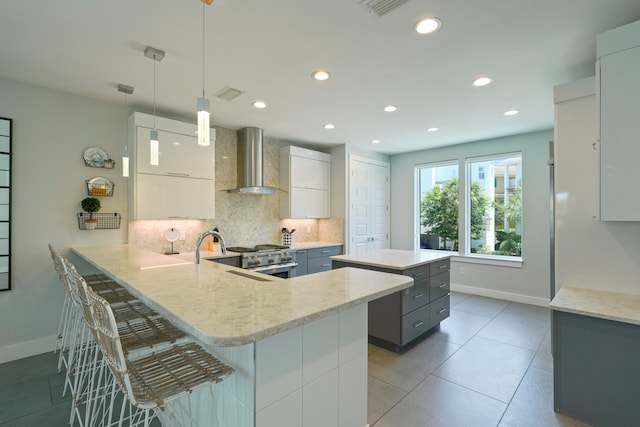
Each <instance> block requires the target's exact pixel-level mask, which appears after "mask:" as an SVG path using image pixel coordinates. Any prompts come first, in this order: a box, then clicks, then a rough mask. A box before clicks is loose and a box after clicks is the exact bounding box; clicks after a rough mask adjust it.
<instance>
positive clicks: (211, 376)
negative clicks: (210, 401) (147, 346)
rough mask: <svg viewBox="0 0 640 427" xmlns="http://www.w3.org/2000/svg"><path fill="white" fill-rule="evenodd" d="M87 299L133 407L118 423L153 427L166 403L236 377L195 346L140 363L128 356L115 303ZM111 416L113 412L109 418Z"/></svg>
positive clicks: (161, 353) (109, 359) (152, 356)
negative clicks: (124, 419) (121, 337)
mask: <svg viewBox="0 0 640 427" xmlns="http://www.w3.org/2000/svg"><path fill="white" fill-rule="evenodd" d="M88 297H89V301H90V304H91V310H92V311H91V312H92V315H93V321H94V322H95V328H96V332H97V337H98V345H99V347H100V349H101V350H102V352H103V355H104V357H105V359H106V361H107V364H108V366H109V369H110V371H111V373H112V374H113V377H114V379H115V383H117V385H118V386H119V387H120V389H121V390H122V391H123V392H124V394H125V395H126V396H127V398H128V401H129V402H130V404H131V405H133V407H132V408H129V409H130V410H131V412H130V413H127V411H125V409H124V405H123V407H122V409H121V413H120V419H119V420H117V421H114V423H116V422H117V423H122V422H123V417H124V418H126V420H127V425H138V424H143V425H145V426H148V425H149V423H150V421H151V420H152V419H153V418H154V417H155V416H156V415H157V411H159V410H160V411H162V410H164V405H165V403H167V402H169V401H171V400H174V399H178V398H181V397H184V396H188V395H189V394H191V392H192V391H193V390H194V389H196V388H200V387H205V386H213V385H214V384H217V383H219V382H221V381H222V380H223V379H224V378H225V377H226V376H228V375H230V374H231V373H232V372H233V369H232V368H230V367H229V366H227V365H225V364H224V363H222V362H221V361H219V360H218V359H216V358H215V357H213V356H212V355H211V354H209V353H208V352H206V351H205V350H204V349H203V348H202V347H200V346H199V345H197V344H195V343H193V342H188V343H183V344H175V345H173V346H171V347H170V348H167V349H164V350H159V351H156V352H153V353H151V354H148V355H145V356H142V357H138V358H131V357H129V358H128V357H126V356H125V351H124V349H123V346H122V341H121V339H120V333H119V329H118V326H117V323H116V320H115V316H114V314H113V311H112V309H111V306H110V304H109V303H108V302H107V301H106V300H105V299H104V298H102V297H100V296H99V295H97V294H95V293H92V292H89V294H88ZM115 383H114V384H113V387H115V385H116V384H115ZM113 401H114V400H113V399H111V402H113ZM112 404H113V403H112ZM112 413H113V411H112V408H110V410H109V411H108V414H110V415H111V414H112Z"/></svg>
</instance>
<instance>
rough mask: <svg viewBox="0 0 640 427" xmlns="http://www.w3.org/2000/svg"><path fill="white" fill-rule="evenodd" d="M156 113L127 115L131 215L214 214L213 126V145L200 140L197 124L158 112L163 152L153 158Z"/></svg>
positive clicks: (205, 217) (190, 215) (166, 216)
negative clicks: (152, 148) (152, 161)
mask: <svg viewBox="0 0 640 427" xmlns="http://www.w3.org/2000/svg"><path fill="white" fill-rule="evenodd" d="M153 127H154V118H153V116H152V115H149V114H144V113H138V112H135V113H133V114H132V115H131V116H129V153H130V155H132V156H133V159H132V161H131V162H130V163H131V165H132V170H131V171H130V178H129V218H130V219H164V218H202V219H207V218H214V217H215V180H214V178H215V148H214V147H215V144H214V143H215V132H211V135H212V138H213V140H212V141H211V144H210V145H209V146H200V145H198V142H197V135H196V130H197V128H196V125H195V124H192V123H185V122H180V121H177V120H171V119H166V118H162V117H156V118H155V127H156V129H157V130H158V140H159V145H160V156H159V162H158V165H155V166H154V165H151V163H150V148H149V147H150V144H149V136H150V131H151V129H153Z"/></svg>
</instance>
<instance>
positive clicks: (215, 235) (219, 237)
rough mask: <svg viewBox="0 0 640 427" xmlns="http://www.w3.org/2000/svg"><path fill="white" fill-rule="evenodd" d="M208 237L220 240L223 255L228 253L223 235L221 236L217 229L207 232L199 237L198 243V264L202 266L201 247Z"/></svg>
mask: <svg viewBox="0 0 640 427" xmlns="http://www.w3.org/2000/svg"><path fill="white" fill-rule="evenodd" d="M208 236H214V237H217V238H218V240H220V250H221V251H222V253H223V254H225V253H227V244H226V243H225V241H224V237H222V234H220V232H219V231H218V230H217V229H214V230H209V231H205V232H204V233H202V234H201V235H200V237H198V241H197V242H196V264H200V245H202V241H203V240H204V239H205V238H206V237H208Z"/></svg>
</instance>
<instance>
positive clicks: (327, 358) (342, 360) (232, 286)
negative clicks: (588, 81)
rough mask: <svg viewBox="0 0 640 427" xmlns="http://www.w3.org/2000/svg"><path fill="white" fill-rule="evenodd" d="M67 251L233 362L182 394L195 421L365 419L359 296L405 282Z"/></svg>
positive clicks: (362, 422)
mask: <svg viewBox="0 0 640 427" xmlns="http://www.w3.org/2000/svg"><path fill="white" fill-rule="evenodd" d="M73 252H75V253H76V254H78V255H79V256H80V257H82V258H83V259H85V260H87V261H88V262H89V263H90V264H92V265H93V266H94V267H96V268H97V269H99V270H100V271H102V272H103V273H105V274H107V275H108V276H109V277H111V278H113V279H114V280H115V281H117V282H118V283H120V284H121V285H123V286H125V287H126V288H127V289H128V290H129V291H130V292H131V293H133V294H134V295H136V296H137V297H139V298H140V299H141V300H142V301H144V302H145V303H146V304H148V305H149V306H151V307H152V308H154V309H155V310H157V311H159V312H160V313H162V314H163V315H165V316H166V317H167V318H168V319H169V320H171V321H172V322H173V323H175V324H176V325H177V326H179V327H181V328H183V329H184V330H185V331H186V332H187V333H189V334H190V335H192V336H193V337H194V338H195V339H196V340H197V341H198V342H199V343H200V344H201V345H203V346H204V347H205V348H207V349H208V350H209V351H210V352H211V353H213V354H214V355H216V356H217V357H219V358H221V359H222V360H224V361H226V362H227V363H229V364H230V365H231V366H232V367H233V368H234V369H235V372H234V374H233V375H232V376H231V377H230V378H228V379H227V380H225V381H224V382H222V383H221V384H220V385H218V386H217V387H216V390H215V393H214V394H213V395H211V393H205V392H202V393H194V394H193V395H191V398H190V400H191V403H190V404H191V406H192V408H197V413H196V415H195V417H196V418H197V420H198V425H199V426H205V425H211V426H240V427H244V426H256V427H270V426H278V427H286V426H292V427H300V426H304V427H308V426H316V425H317V426H320V425H322V426H328V425H331V426H344V427H364V426H366V425H367V303H368V302H369V301H372V300H374V299H376V298H380V297H384V296H385V295H388V294H390V293H394V292H398V291H400V290H402V289H405V288H407V287H409V286H411V285H412V284H413V280H412V279H411V278H410V277H405V276H401V275H397V274H386V273H380V272H373V271H366V270H362V269H354V268H347V269H342V270H336V271H327V272H323V273H318V274H314V275H308V276H302V277H298V278H293V279H279V278H274V277H271V276H265V275H262V274H259V273H251V272H249V271H246V270H242V269H239V268H234V267H230V266H227V265H222V264H217V263H212V262H203V263H201V264H199V265H197V264H194V263H193V262H191V261H187V260H185V259H180V258H174V257H171V256H166V255H160V254H156V253H152V252H149V251H145V250H142V249H139V248H135V247H132V246H129V245H115V246H103V247H82V248H73ZM171 410H173V411H176V412H182V411H183V410H185V408H183V407H179V406H178V405H176V406H175V407H172V408H171ZM204 420H206V422H205V421H204Z"/></svg>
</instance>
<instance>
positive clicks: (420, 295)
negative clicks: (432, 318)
mask: <svg viewBox="0 0 640 427" xmlns="http://www.w3.org/2000/svg"><path fill="white" fill-rule="evenodd" d="M423 296H424V294H418V295H414V296H413V299H418V298H422V297H423Z"/></svg>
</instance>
